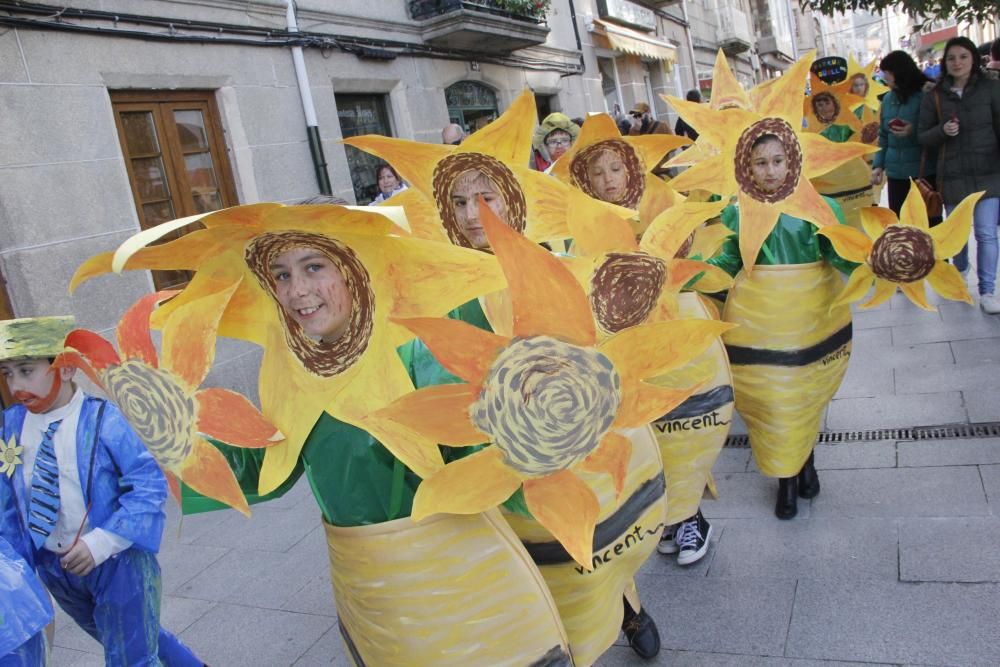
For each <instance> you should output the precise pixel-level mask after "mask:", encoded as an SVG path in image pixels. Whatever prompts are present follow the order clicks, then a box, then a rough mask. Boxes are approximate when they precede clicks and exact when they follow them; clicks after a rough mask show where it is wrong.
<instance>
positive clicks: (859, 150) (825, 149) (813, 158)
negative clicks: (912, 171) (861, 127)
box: [781, 77, 878, 184]
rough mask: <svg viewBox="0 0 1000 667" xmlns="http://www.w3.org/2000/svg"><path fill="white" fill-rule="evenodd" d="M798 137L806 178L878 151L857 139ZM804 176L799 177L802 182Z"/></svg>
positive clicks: (803, 171)
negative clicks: (838, 140)
mask: <svg viewBox="0 0 1000 667" xmlns="http://www.w3.org/2000/svg"><path fill="white" fill-rule="evenodd" d="M781 78H785V77H781ZM798 138H799V143H800V144H802V153H803V155H804V163H803V165H802V177H805V178H816V177H817V176H822V175H823V174H826V173H828V172H831V171H833V170H834V169H836V168H837V167H839V166H840V165H842V164H844V163H845V162H848V161H849V160H853V159H854V158H861V157H864V156H865V155H868V154H869V153H877V152H878V147H877V146H868V145H867V144H860V143H858V142H856V141H847V142H844V143H840V144H838V143H836V142H833V141H830V140H829V139H827V138H826V137H824V136H822V135H820V134H810V133H806V134H800V135H798ZM802 177H800V179H799V183H800V184H801V182H802Z"/></svg>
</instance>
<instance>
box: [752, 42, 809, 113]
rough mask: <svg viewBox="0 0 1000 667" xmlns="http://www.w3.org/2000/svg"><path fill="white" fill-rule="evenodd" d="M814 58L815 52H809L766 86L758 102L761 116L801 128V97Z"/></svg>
mask: <svg viewBox="0 0 1000 667" xmlns="http://www.w3.org/2000/svg"><path fill="white" fill-rule="evenodd" d="M815 58H816V51H809V52H808V53H806V54H805V55H803V56H801V57H800V58H799V59H798V60H797V61H796V62H795V64H793V65H792V66H791V67H789V68H788V69H787V70H786V71H785V73H784V74H782V75H781V76H780V77H779V78H778V80H777V81H776V82H775V83H773V84H772V85H770V86H768V88H767V93H766V95H764V97H763V98H762V99H761V100H760V101H759V102H758V107H757V111H758V112H759V113H760V115H761V116H777V117H778V118H781V119H783V120H784V121H785V122H787V123H788V124H789V125H791V126H792V127H801V123H802V96H803V93H804V92H805V89H806V81H807V80H808V78H809V67H810V66H811V65H812V63H813V60H815Z"/></svg>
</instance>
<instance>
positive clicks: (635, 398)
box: [612, 378, 708, 428]
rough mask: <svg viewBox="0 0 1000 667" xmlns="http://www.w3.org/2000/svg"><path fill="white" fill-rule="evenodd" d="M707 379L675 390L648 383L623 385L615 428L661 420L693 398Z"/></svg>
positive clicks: (631, 426) (632, 426) (613, 425)
mask: <svg viewBox="0 0 1000 667" xmlns="http://www.w3.org/2000/svg"><path fill="white" fill-rule="evenodd" d="M707 380H708V378H705V379H704V380H703V381H702V382H699V383H698V384H697V385H695V386H693V387H688V388H686V389H673V388H669V387H659V386H657V385H652V384H649V383H647V382H627V383H623V385H622V403H621V406H620V407H619V408H618V415H617V416H616V417H615V421H614V424H612V427H613V428H634V427H636V426H643V425H645V424H649V423H650V422H653V421H656V420H657V419H660V418H661V417H663V416H664V415H666V414H669V413H670V411H671V410H673V409H674V408H676V407H677V406H678V405H680V404H681V403H683V402H684V401H686V400H687V399H689V398H691V396H692V395H694V393H695V392H696V391H698V390H699V389H700V388H701V387H702V386H703V385H704V384H705V382H707Z"/></svg>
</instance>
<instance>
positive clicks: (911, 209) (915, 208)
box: [899, 180, 930, 231]
mask: <svg viewBox="0 0 1000 667" xmlns="http://www.w3.org/2000/svg"><path fill="white" fill-rule="evenodd" d="M899 222H900V224H903V225H910V226H911V227H916V228H917V229H923V230H924V231H927V230H929V229H930V224H929V223H928V222H927V204H925V203H924V198H923V197H921V196H920V189H919V188H917V186H916V185H915V184H914V183H913V182H912V180H911V182H910V190H909V192H907V193H906V199H904V200H903V208H902V209H900V211H899Z"/></svg>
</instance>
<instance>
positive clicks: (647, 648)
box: [622, 601, 660, 660]
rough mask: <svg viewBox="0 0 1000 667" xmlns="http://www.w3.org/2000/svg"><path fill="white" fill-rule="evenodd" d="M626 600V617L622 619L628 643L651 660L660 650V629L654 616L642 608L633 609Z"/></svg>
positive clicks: (639, 653)
mask: <svg viewBox="0 0 1000 667" xmlns="http://www.w3.org/2000/svg"><path fill="white" fill-rule="evenodd" d="M624 602H625V618H624V620H622V632H624V633H625V639H627V640H628V645H629V646H631V647H632V650H633V651H635V653H636V655H638V656H639V657H640V658H645V659H646V660H650V659H652V658H655V657H656V654H657V653H659V652H660V631H659V630H657V629H656V623H654V622H653V617H652V616H650V615H649V614H647V613H646V610H645V609H640V610H639V613H638V614H637V613H635V612H634V611H632V607H631V606H629V603H628V601H624Z"/></svg>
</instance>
